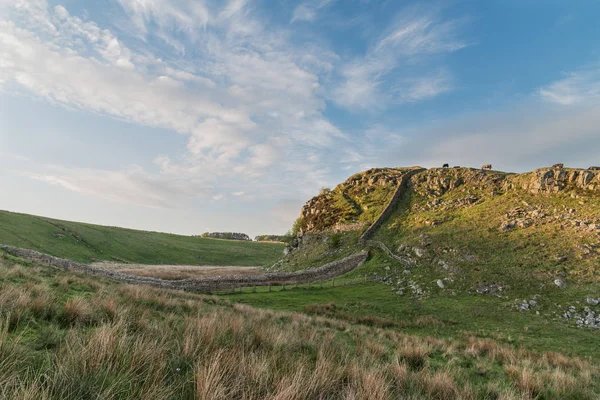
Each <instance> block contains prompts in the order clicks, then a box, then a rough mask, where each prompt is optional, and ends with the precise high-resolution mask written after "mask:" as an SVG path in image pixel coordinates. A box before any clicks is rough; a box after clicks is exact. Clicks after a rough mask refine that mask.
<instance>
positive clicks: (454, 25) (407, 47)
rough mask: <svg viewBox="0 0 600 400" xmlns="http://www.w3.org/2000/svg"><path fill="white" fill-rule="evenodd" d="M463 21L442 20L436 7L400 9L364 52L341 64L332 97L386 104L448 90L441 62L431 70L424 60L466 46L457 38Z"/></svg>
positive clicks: (358, 105)
mask: <svg viewBox="0 0 600 400" xmlns="http://www.w3.org/2000/svg"><path fill="white" fill-rule="evenodd" d="M461 24H462V21H458V20H451V21H443V20H442V19H441V16H440V11H439V10H434V9H423V8H417V7H412V8H407V9H405V10H403V11H402V12H401V13H400V14H399V16H398V17H397V18H396V19H395V21H394V23H393V24H392V26H391V27H390V28H388V30H387V32H386V33H385V34H384V35H383V36H382V37H381V38H380V39H378V40H377V41H376V42H375V43H374V44H373V45H372V46H371V47H370V48H369V50H368V51H367V52H366V54H365V56H364V57H361V58H358V59H356V60H353V61H351V62H349V63H347V64H346V65H345V66H344V67H343V69H342V76H343V79H342V82H341V83H340V84H339V85H338V86H337V87H336V88H335V89H334V91H333V101H335V102H336V103H337V104H339V105H341V106H343V107H347V108H350V109H373V108H387V107H389V106H390V105H392V104H398V103H407V102H415V101H421V100H425V99H428V98H431V97H435V96H437V95H439V94H441V93H444V92H447V91H449V90H451V88H452V84H451V81H452V79H451V76H450V74H449V73H448V72H447V71H445V70H443V69H440V68H439V67H437V68H436V69H437V71H436V69H434V70H433V71H431V67H429V66H428V65H427V63H425V61H427V60H428V58H427V57H428V56H431V55H433V54H437V53H451V52H454V51H457V50H459V49H461V48H463V47H465V46H467V43H466V42H464V41H462V40H460V39H458V38H457V31H458V28H459V26H460V25H461ZM415 65H417V66H418V67H417V68H415V67H414V66H415ZM440 71H441V72H440ZM390 83H391V89H389V86H390Z"/></svg>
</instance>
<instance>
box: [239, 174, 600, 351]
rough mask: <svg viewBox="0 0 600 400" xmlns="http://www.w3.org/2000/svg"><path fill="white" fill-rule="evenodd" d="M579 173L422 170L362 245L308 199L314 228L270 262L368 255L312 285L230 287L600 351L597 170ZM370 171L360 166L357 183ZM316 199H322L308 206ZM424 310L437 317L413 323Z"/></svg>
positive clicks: (459, 330) (361, 314) (326, 308)
mask: <svg viewBox="0 0 600 400" xmlns="http://www.w3.org/2000/svg"><path fill="white" fill-rule="evenodd" d="M588 172H589V171H584V170H569V169H561V170H558V169H552V168H546V169H542V170H538V171H534V172H531V173H527V174H506V173H502V172H496V171H480V170H473V169H467V168H460V169H459V168H457V169H432V170H427V171H423V172H421V173H418V174H416V175H415V176H413V178H412V179H411V181H410V182H409V185H408V186H407V187H406V189H405V190H404V192H403V194H402V196H401V197H400V199H399V201H398V202H397V203H396V204H395V205H394V208H393V210H392V211H393V212H392V214H391V215H390V216H389V218H388V219H387V220H386V221H385V222H384V223H383V224H382V225H381V227H380V228H379V229H378V230H377V231H376V232H375V234H374V235H373V237H372V240H373V242H371V243H367V244H363V243H361V242H360V241H359V237H360V234H361V230H350V231H346V230H343V229H342V231H340V232H335V228H336V227H337V228H339V227H340V223H342V221H341V220H335V221H330V220H329V222H327V221H328V220H327V219H325V218H319V217H318V216H319V215H322V214H327V212H328V208H327V207H329V206H328V205H327V203H326V202H321V201H318V200H317V201H315V200H312V201H309V203H307V206H305V208H304V209H303V214H305V215H311V216H313V218H312V219H311V225H310V226H312V227H317V226H321V227H322V230H320V231H319V230H314V229H313V230H310V229H307V230H305V232H304V234H303V235H302V237H301V238H297V239H296V241H295V244H296V245H295V246H294V247H292V248H291V251H290V253H289V254H288V255H287V256H286V257H285V258H283V259H282V260H281V262H280V263H278V264H277V265H276V266H275V268H277V269H280V270H300V269H304V268H312V267H315V266H317V265H319V262H320V261H322V260H327V261H331V260H335V259H336V258H340V257H343V256H345V255H347V254H350V253H352V252H353V251H356V250H357V249H359V248H361V247H364V246H366V247H368V248H370V251H371V256H370V258H369V260H368V261H367V262H366V263H365V264H363V265H362V266H361V267H359V268H358V269H356V270H354V271H352V272H351V273H349V274H347V275H346V276H344V277H343V278H339V279H336V281H335V285H336V286H335V287H331V286H332V284H333V282H328V283H327V284H325V288H324V289H322V290H321V291H314V290H308V288H306V287H299V288H298V289H297V290H288V291H286V292H282V293H278V294H277V296H269V294H268V293H261V292H260V291H259V292H257V293H251V292H247V293H242V294H239V293H238V294H236V295H235V297H234V298H235V299H236V301H240V302H243V303H246V304H250V305H253V306H257V307H265V308H276V309H278V310H286V311H299V312H311V313H313V314H316V315H323V316H329V317H336V318H342V319H348V320H360V319H363V318H369V317H374V316H376V317H383V318H388V319H390V320H392V321H394V324H397V326H400V327H401V329H402V330H403V331H405V332H410V333H412V334H416V335H432V334H435V335H439V337H441V338H448V337H460V336H464V335H478V336H480V337H482V338H486V339H492V338H493V339H494V340H498V341H501V342H503V343H507V344H517V345H518V346H522V347H525V348H528V349H532V350H534V349H535V350H555V351H561V352H566V353H569V354H577V355H579V356H582V357H586V356H590V357H600V353H597V352H596V350H594V349H597V348H600V346H599V344H600V341H599V339H598V332H599V331H598V328H600V318H598V317H599V316H600V305H596V301H597V300H598V299H599V298H600V287H599V279H598V278H599V277H600V190H599V189H600V185H599V184H598V182H600V179H599V178H598V177H599V175H600V174H598V173H591V175H588ZM377 173H378V174H380V173H381V170H377ZM369 174H370V172H369V171H366V172H365V173H362V175H363V176H364V175H366V177H363V178H362V179H361V182H362V184H363V185H365V184H364V182H367V186H364V187H362V188H361V189H362V191H363V192H367V189H368V181H369V179H368V175H369ZM581 177H583V178H581ZM550 178H551V179H550ZM349 181H350V180H349ZM349 181H346V183H344V184H342V187H341V188H336V189H334V190H335V192H336V193H338V192H340V191H341V192H343V191H344V190H345V188H344V185H346V184H347V182H349ZM371 182H373V183H372V184H375V185H377V184H382V183H383V184H385V180H381V179H379V180H377V181H375V180H372V181H371ZM377 182H379V183H377ZM388 192H390V191H388ZM355 193H358V191H357V192H355ZM324 195H330V194H329V193H328V194H324ZM321 196H323V195H321ZM385 201H387V199H385ZM318 204H322V205H324V207H322V208H321V209H319V210H318V211H317V209H314V210H313V208H315V207H319V206H318ZM333 215H337V214H336V212H335V210H334V213H333ZM328 223H329V225H327V224H328ZM347 225H349V226H350V227H352V225H351V223H348V224H347ZM305 227H307V226H306V225H305ZM363 229H364V228H363ZM374 243H376V244H374ZM378 243H383V244H384V245H385V246H386V247H387V248H388V249H390V251H391V253H392V254H393V255H394V256H395V258H394V257H391V256H390V255H389V254H388V253H386V252H385V251H383V250H382V249H381V247H380V246H379V245H378ZM423 318H433V319H435V320H436V321H439V322H440V323H439V324H438V325H437V326H436V327H435V328H433V329H432V328H431V327H427V326H425V327H420V326H419V323H418V321H419V320H422V319H423Z"/></svg>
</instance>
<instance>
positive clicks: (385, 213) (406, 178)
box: [360, 168, 425, 243]
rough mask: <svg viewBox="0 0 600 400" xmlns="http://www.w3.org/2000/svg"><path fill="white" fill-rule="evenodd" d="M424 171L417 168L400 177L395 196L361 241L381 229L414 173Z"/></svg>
mask: <svg viewBox="0 0 600 400" xmlns="http://www.w3.org/2000/svg"><path fill="white" fill-rule="evenodd" d="M423 171H425V169H424V168H415V169H413V170H411V171H408V172H406V173H405V174H404V175H402V178H400V182H399V183H398V186H397V187H396V190H395V191H394V194H393V196H392V197H391V198H390V200H389V201H388V203H387V204H386V206H385V208H384V209H383V211H382V212H381V214H380V215H379V217H378V218H377V219H376V220H375V222H373V223H372V224H371V226H369V227H368V228H367V230H366V231H364V232H363V234H362V235H361V237H360V241H361V242H362V243H364V242H365V241H366V240H368V239H370V238H371V236H373V234H374V233H375V232H376V231H377V229H379V228H380V227H381V225H383V223H384V222H385V221H386V220H387V219H388V217H389V216H390V215H391V214H392V212H393V211H394V208H395V206H396V202H397V201H398V199H400V197H401V196H402V195H403V194H404V190H405V189H406V187H407V186H408V181H409V180H410V178H412V177H413V175H415V174H417V173H419V172H423Z"/></svg>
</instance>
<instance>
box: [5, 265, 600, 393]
mask: <svg viewBox="0 0 600 400" xmlns="http://www.w3.org/2000/svg"><path fill="white" fill-rule="evenodd" d="M380 289H381V288H379V287H377V286H371V285H365V286H364V287H340V288H333V289H331V291H328V290H327V289H314V290H312V291H308V290H303V289H300V288H299V289H297V290H292V291H289V292H286V293H271V296H270V297H268V299H269V301H271V303H270V304H269V306H270V307H274V308H280V309H281V308H298V309H303V310H304V311H305V312H306V313H308V315H305V314H298V313H287V312H277V311H271V310H261V309H255V308H252V307H249V306H247V305H242V304H234V303H232V302H230V301H229V300H222V299H218V298H216V297H208V296H202V295H196V294H191V293H184V292H172V291H168V290H161V289H153V288H148V287H144V286H131V285H126V284H119V283H115V282H112V281H109V280H107V279H103V278H98V277H90V276H85V275H79V274H73V273H68V272H64V271H60V270H56V269H52V268H48V267H41V266H36V265H31V264H26V263H23V262H20V261H19V260H18V259H14V258H12V257H10V256H0V399H36V400H37V399H61V400H70V399H73V400H75V399H83V398H85V399H88V398H96V399H121V398H127V399H144V400H146V399H200V400H204V399H206V400H208V399H211V400H221V399H223V400H225V399H272V400H275V399H278V400H283V399H289V400H295V399H298V400H300V399H374V400H383V399H399V398H406V399H422V398H428V399H484V398H485V399H503V400H510V399H515V400H516V399H593V398H597V396H598V395H599V394H600V387H599V382H600V380H599V379H598V377H599V376H600V369H599V365H598V363H597V362H596V361H594V360H586V359H584V358H580V357H570V356H567V355H563V354H560V353H557V352H544V351H537V350H536V351H531V350H528V349H525V348H521V347H519V344H520V343H519V342H518V341H513V342H509V343H501V342H499V341H497V340H495V339H491V338H481V337H478V336H477V335H471V334H467V333H465V334H464V335H456V336H455V337H453V338H441V336H443V335H439V334H438V333H439V330H440V329H443V326H444V324H450V322H449V321H447V318H446V319H444V320H440V319H438V318H436V317H435V316H433V315H430V316H425V314H423V316H421V317H420V318H415V319H414V321H411V322H409V321H407V322H406V324H405V325H404V326H403V325H401V324H393V323H390V322H389V321H388V320H390V319H394V320H396V321H401V314H402V311H401V310H402V308H401V307H400V308H399V309H396V310H392V308H394V309H395V307H392V302H393V299H392V298H389V297H386V296H385V295H384V293H383V291H381V290H380ZM352 291H354V292H355V295H354V296H353V295H352ZM301 293H313V294H315V295H310V297H305V296H304V294H301ZM273 295H275V296H273ZM242 296H243V298H250V297H249V295H247V294H242V295H241V297H240V298H239V300H242ZM256 296H257V297H255V298H256V299H258V296H265V297H263V299H264V300H266V299H267V297H266V295H264V294H260V293H259V294H257V295H256ZM337 296H344V297H345V298H346V300H343V301H341V302H340V304H339V305H338V306H332V305H330V304H325V305H323V306H320V307H319V306H315V305H313V306H308V304H306V305H304V303H313V302H315V301H317V302H319V301H329V300H330V299H331V297H337ZM373 296H375V297H377V298H378V299H377V300H376V301H375V302H373V303H371V304H376V303H377V304H379V306H380V307H381V309H375V308H371V309H370V310H369V308H368V307H367V305H366V304H367V303H364V304H362V303H356V304H354V305H353V306H352V307H354V308H355V309H356V310H357V312H356V313H355V314H357V315H359V314H362V313H367V312H369V311H370V312H371V313H377V314H380V315H382V317H377V318H374V317H371V318H357V319H352V318H350V317H349V316H348V315H345V314H344V312H346V311H348V313H349V314H353V312H351V311H350V310H349V309H348V307H351V306H350V302H352V301H356V300H357V299H361V300H360V301H362V302H369V298H370V297H373ZM232 299H234V298H232ZM277 301H280V302H281V303H279V305H277V303H276V302H277ZM343 302H346V303H347V304H346V305H342V304H341V303H343ZM385 302H390V304H389V305H387V306H385V305H384V303H385ZM286 303H288V304H286ZM292 303H293V304H295V305H293V306H292ZM337 307H339V309H338V308H337ZM359 309H362V310H360V311H358V310H359ZM386 313H389V315H386ZM393 313H395V315H392V314H393ZM311 314H312V315H311ZM319 314H322V315H319ZM441 327H442V328H441ZM417 328H418V329H420V334H419V335H413V334H411V332H410V331H411V330H413V329H417ZM427 332H428V334H427V335H426V333H427ZM557 334H558V333H557ZM435 336H438V337H435ZM488 336H491V334H490V335H488ZM576 337H577V336H576Z"/></svg>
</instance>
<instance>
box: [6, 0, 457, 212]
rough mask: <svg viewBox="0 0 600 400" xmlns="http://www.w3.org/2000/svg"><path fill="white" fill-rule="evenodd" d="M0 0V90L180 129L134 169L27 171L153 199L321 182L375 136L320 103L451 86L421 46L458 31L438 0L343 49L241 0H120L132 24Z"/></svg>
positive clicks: (361, 101)
mask: <svg viewBox="0 0 600 400" xmlns="http://www.w3.org/2000/svg"><path fill="white" fill-rule="evenodd" d="M0 2H1V3H0V7H1V8H2V13H0V48H1V49H2V50H1V52H2V57H1V59H0V63H1V64H0V85H1V87H2V89H3V90H4V91H5V92H8V93H13V94H17V95H18V94H27V95H28V96H35V97H38V98H42V99H44V100H46V101H47V102H50V103H52V104H55V105H58V106H61V107H64V108H67V109H70V110H83V111H87V112H93V113H98V114H101V115H106V116H110V117H113V118H118V119H121V120H124V121H128V122H132V123H135V124H138V125H144V126H149V127H159V128H165V129H166V130H169V131H172V132H173V133H174V134H179V135H182V136H184V137H185V147H184V148H182V149H181V152H180V153H178V154H175V153H171V154H156V157H154V160H153V161H154V165H150V166H146V169H145V170H144V169H142V170H139V169H134V170H125V171H112V170H108V169H107V170H90V169H79V168H59V167H56V168H55V169H53V170H52V171H44V170H43V168H42V167H40V166H37V167H35V168H32V169H31V171H32V172H31V173H30V174H29V175H30V176H31V177H33V178H35V179H37V180H41V181H44V182H47V183H49V184H53V185H58V186H61V187H64V188H66V189H68V190H71V191H74V192H78V193H83V194H87V195H94V196H98V197H102V198H107V199H108V198H109V199H111V200H114V201H121V202H130V203H131V202H135V204H143V205H150V206H155V207H158V206H163V205H167V204H171V203H172V202H173V201H174V198H175V197H179V198H187V197H190V196H194V193H195V195H203V196H207V197H208V198H211V197H212V196H219V194H215V193H227V195H228V196H229V195H230V194H231V195H232V196H234V197H238V196H242V194H241V193H243V196H244V197H245V198H249V197H256V196H258V197H260V196H263V197H273V195H274V194H277V193H278V192H280V191H281V188H282V187H286V188H288V190H290V191H293V192H294V193H291V194H290V195H291V196H292V195H294V194H297V193H302V195H304V194H305V193H311V191H312V190H314V188H315V187H319V186H322V185H325V184H330V183H331V180H332V174H333V173H334V172H335V171H336V170H338V169H339V168H353V167H354V166H355V165H364V163H365V162H367V161H368V160H367V161H365V160H364V158H365V154H366V156H367V158H368V156H369V154H371V153H374V152H375V149H376V147H377V146H378V145H379V144H378V143H379V142H377V140H376V139H373V138H369V137H368V136H367V137H366V138H364V140H363V139H361V138H358V139H356V138H353V137H352V135H349V134H348V132H344V131H343V130H342V129H340V128H339V127H338V126H337V125H336V124H335V123H334V122H333V121H332V120H330V119H329V118H328V117H327V112H326V111H327V106H328V103H329V102H330V101H334V102H336V103H337V104H338V105H342V106H344V107H348V108H351V109H357V108H358V109H361V108H364V109H373V108H376V107H386V105H388V104H399V103H407V102H417V101H422V100H425V99H428V98H431V97H434V96H437V95H439V94H440V93H443V92H445V91H449V90H451V88H452V74H451V72H450V71H448V70H447V69H446V68H445V67H444V66H443V65H439V64H438V63H436V62H430V61H431V60H430V58H429V57H430V56H431V55H433V54H441V53H451V52H453V51H456V50H458V49H460V48H461V47H464V46H465V45H466V43H464V42H463V41H461V40H460V39H459V38H458V33H457V32H458V30H459V29H458V28H459V26H460V23H461V22H460V21H455V20H450V21H447V20H444V19H443V18H442V16H441V14H440V13H439V12H438V11H436V10H427V12H421V11H416V10H417V9H413V8H410V9H405V10H404V11H403V12H402V13H400V15H399V16H398V17H397V18H396V19H395V20H394V23H393V24H391V25H390V26H389V27H388V29H385V30H384V31H383V32H380V33H379V34H378V35H377V36H376V38H375V39H374V40H373V43H372V44H371V46H369V47H368V48H367V49H366V50H365V54H364V56H363V57H359V58H356V59H347V58H346V57H344V56H340V55H339V54H337V53H336V52H335V51H333V50H331V49H330V48H329V47H328V45H327V44H324V43H321V42H318V41H317V42H314V41H300V40H298V38H293V37H292V36H293V35H292V32H290V31H289V30H288V29H292V28H293V27H296V26H295V25H293V24H292V25H290V26H288V25H286V24H284V26H281V25H276V24H275V25H270V24H269V22H268V21H266V20H265V19H264V18H265V17H264V15H263V14H261V13H260V12H256V9H255V8H256V7H257V5H256V4H255V3H253V2H250V1H247V0H228V1H225V2H216V1H209V0H206V1H192V0H135V1H134V0H119V1H118V5H120V7H121V8H122V9H119V12H120V13H121V14H119V18H129V20H130V21H132V24H133V27H134V28H133V29H132V30H134V31H135V34H134V35H132V33H131V32H128V31H121V30H114V29H113V30H111V29H109V28H107V27H106V26H103V25H102V23H101V22H99V21H93V20H89V19H88V18H84V17H82V16H78V15H76V13H75V12H73V11H70V9H69V7H66V6H61V5H57V6H50V4H49V3H48V2H47V1H46V0H29V1H27V0H19V1H18V2H9V1H2V0H0ZM332 4H333V1H332V0H320V1H316V0H315V1H308V2H305V3H302V4H300V5H299V6H298V7H297V8H296V9H295V10H294V15H293V16H292V19H291V22H300V21H316V20H317V19H318V18H319V15H320V14H321V13H323V12H324V11H325V10H326V8H327V7H329V6H331V5H332ZM419 10H421V9H419ZM165 42H166V43H167V46H165ZM169 46H175V48H176V51H175V52H173V51H172V48H170V47H169ZM409 64H410V65H417V66H418V68H412V67H411V68H408V67H407V65H409ZM379 132H380V133H381V135H383V133H382V132H387V131H385V130H384V129H380V131H379ZM386 134H387V133H386ZM360 135H362V134H359V136H360ZM382 137H383V136H382ZM361 155H362V156H361ZM361 157H362V158H361ZM337 164H341V165H342V166H338V165H337ZM169 182H175V183H169ZM289 182H294V183H293V185H292V186H293V187H292V188H291V189H289V186H290V185H289ZM184 187H187V188H191V189H189V190H188V189H186V190H184V189H183V188H184ZM97 188H99V189H97ZM207 188H210V190H209V189H207ZM144 191H147V192H148V196H147V197H146V198H145V199H144V196H142V193H143V192H144Z"/></svg>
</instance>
